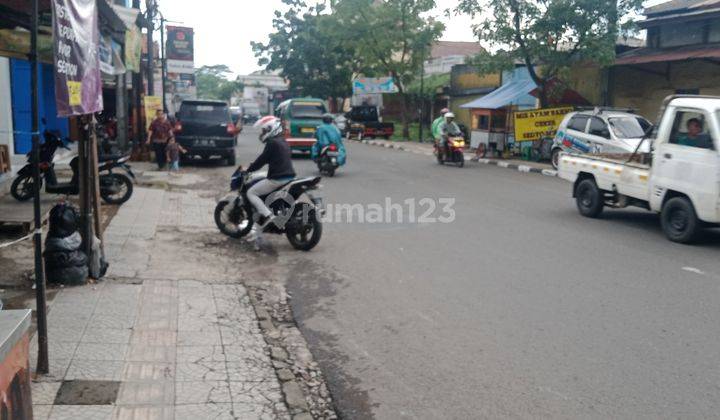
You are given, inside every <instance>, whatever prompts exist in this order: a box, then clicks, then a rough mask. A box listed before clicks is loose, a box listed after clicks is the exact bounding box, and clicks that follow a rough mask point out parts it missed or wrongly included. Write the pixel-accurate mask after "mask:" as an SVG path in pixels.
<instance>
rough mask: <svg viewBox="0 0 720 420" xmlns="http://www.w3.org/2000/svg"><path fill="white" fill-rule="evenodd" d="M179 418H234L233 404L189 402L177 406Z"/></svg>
mask: <svg viewBox="0 0 720 420" xmlns="http://www.w3.org/2000/svg"><path fill="white" fill-rule="evenodd" d="M175 418H176V419H177V420H191V419H214V420H234V419H235V416H233V407H232V404H226V403H221V404H189V405H177V406H175Z"/></svg>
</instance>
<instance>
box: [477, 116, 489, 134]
mask: <svg viewBox="0 0 720 420" xmlns="http://www.w3.org/2000/svg"><path fill="white" fill-rule="evenodd" d="M489 123H490V117H488V116H487V115H480V116H479V117H478V119H477V127H475V128H477V129H478V130H485V131H487V130H488V128H489V127H488V124H489Z"/></svg>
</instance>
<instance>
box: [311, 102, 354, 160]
mask: <svg viewBox="0 0 720 420" xmlns="http://www.w3.org/2000/svg"><path fill="white" fill-rule="evenodd" d="M333 121H335V118H334V117H333V116H332V114H325V115H323V123H322V125H320V126H319V127H318V128H317V131H315V139H316V140H317V141H316V142H315V144H313V147H312V150H311V151H310V157H311V158H312V160H314V161H317V159H318V158H319V157H320V152H321V151H322V149H323V148H324V147H326V146H329V145H331V144H335V145H336V146H337V149H338V157H337V163H338V165H340V166H342V165H344V164H345V157H346V153H345V145H344V144H343V138H342V133H340V130H339V129H338V128H337V127H336V126H335V124H333Z"/></svg>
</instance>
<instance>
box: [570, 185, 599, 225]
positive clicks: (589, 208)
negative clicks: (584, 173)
mask: <svg viewBox="0 0 720 420" xmlns="http://www.w3.org/2000/svg"><path fill="white" fill-rule="evenodd" d="M575 203H576V204H577V208H578V211H579V212H580V214H582V215H583V216H585V217H590V218H596V217H598V216H600V213H602V211H603V207H604V206H605V203H604V199H603V193H602V191H600V188H598V186H597V184H596V183H595V180H594V179H592V178H585V179H583V180H582V181H580V182H579V183H578V184H577V187H575Z"/></svg>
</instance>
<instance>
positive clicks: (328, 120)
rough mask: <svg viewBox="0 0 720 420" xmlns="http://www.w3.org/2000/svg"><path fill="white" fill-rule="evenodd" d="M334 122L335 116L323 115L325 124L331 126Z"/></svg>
mask: <svg viewBox="0 0 720 420" xmlns="http://www.w3.org/2000/svg"><path fill="white" fill-rule="evenodd" d="M333 121H335V116H333V114H323V122H324V123H326V124H330V123H331V122H333Z"/></svg>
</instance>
